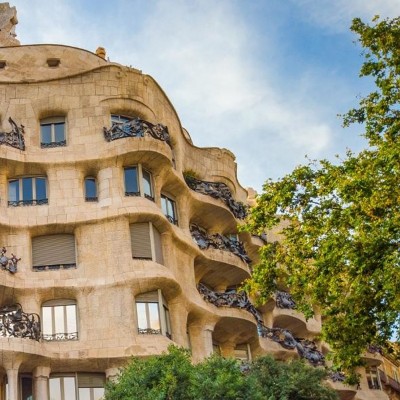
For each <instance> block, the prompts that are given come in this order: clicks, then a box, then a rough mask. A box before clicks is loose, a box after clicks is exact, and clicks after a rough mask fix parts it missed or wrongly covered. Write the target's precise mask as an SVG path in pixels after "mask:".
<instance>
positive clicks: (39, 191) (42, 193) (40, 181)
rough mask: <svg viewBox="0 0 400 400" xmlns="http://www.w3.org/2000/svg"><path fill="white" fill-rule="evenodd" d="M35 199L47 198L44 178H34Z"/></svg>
mask: <svg viewBox="0 0 400 400" xmlns="http://www.w3.org/2000/svg"><path fill="white" fill-rule="evenodd" d="M35 181H36V200H44V199H47V193H46V178H36V179H35Z"/></svg>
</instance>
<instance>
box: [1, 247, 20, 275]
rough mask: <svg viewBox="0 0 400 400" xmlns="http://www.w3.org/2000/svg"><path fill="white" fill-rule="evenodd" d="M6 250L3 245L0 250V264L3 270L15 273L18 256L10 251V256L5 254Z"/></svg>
mask: <svg viewBox="0 0 400 400" xmlns="http://www.w3.org/2000/svg"><path fill="white" fill-rule="evenodd" d="M6 253H7V250H6V248H5V247H3V248H2V249H1V251H0V266H1V269H2V270H4V271H8V272H11V273H12V274H15V273H16V272H17V264H18V261H20V260H21V259H20V258H17V256H15V255H14V254H13V253H11V257H7V256H6Z"/></svg>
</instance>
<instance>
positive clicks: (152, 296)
mask: <svg viewBox="0 0 400 400" xmlns="http://www.w3.org/2000/svg"><path fill="white" fill-rule="evenodd" d="M135 301H136V302H137V303H158V291H157V290H154V291H153V292H147V293H141V294H139V295H137V296H136V297H135Z"/></svg>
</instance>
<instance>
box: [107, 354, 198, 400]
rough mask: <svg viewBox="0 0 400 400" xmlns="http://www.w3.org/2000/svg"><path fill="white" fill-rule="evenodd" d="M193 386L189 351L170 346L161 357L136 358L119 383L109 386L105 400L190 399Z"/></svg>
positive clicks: (124, 371)
mask: <svg viewBox="0 0 400 400" xmlns="http://www.w3.org/2000/svg"><path fill="white" fill-rule="evenodd" d="M192 387H193V367H192V364H191V361H190V355H189V352H188V351H185V350H183V349H179V348H177V347H174V346H170V347H169V348H168V353H165V354H163V355H161V356H152V357H149V358H134V359H132V361H131V362H130V364H129V365H128V366H127V367H126V368H125V369H124V370H123V371H122V374H121V375H120V377H119V380H118V382H117V383H109V384H108V385H107V387H106V395H105V400H172V399H173V400H188V399H193V396H192V394H191V390H192Z"/></svg>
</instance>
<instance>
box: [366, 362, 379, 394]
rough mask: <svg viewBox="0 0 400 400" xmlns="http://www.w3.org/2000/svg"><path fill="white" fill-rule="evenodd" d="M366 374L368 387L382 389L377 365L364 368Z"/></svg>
mask: <svg viewBox="0 0 400 400" xmlns="http://www.w3.org/2000/svg"><path fill="white" fill-rule="evenodd" d="M365 372H366V375H367V381H368V387H369V388H370V389H378V390H382V386H381V380H380V379H379V372H378V368H377V367H375V366H374V367H367V368H365Z"/></svg>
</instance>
